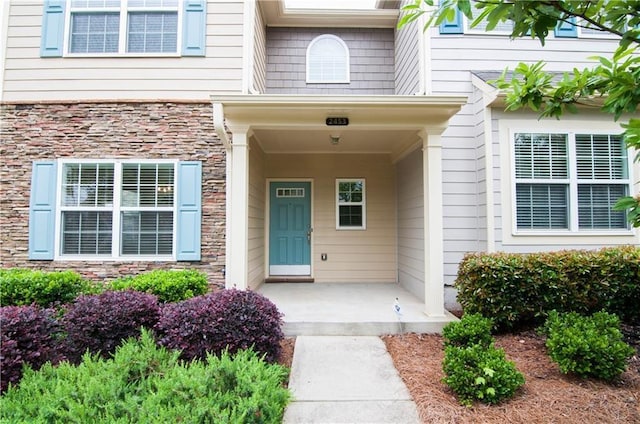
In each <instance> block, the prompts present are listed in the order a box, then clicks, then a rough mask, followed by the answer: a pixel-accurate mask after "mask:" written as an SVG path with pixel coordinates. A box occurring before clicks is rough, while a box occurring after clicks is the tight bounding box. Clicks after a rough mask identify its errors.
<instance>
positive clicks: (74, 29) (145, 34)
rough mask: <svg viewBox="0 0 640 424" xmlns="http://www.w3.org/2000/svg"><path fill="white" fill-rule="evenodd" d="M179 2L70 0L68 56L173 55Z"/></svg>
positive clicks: (175, 46)
mask: <svg viewBox="0 0 640 424" xmlns="http://www.w3.org/2000/svg"><path fill="white" fill-rule="evenodd" d="M178 6H179V0H122V1H120V0H71V7H70V12H69V13H70V14H71V19H70V20H69V22H70V27H69V53H76V54H100V53H154V54H157V53H177V52H178V16H179V14H178V9H179V8H178Z"/></svg>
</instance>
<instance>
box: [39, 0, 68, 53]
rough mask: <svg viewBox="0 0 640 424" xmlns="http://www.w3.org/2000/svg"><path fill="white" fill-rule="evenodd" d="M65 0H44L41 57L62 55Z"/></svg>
mask: <svg viewBox="0 0 640 424" xmlns="http://www.w3.org/2000/svg"><path fill="white" fill-rule="evenodd" d="M65 4H66V1H65V0H46V1H45V2H44V10H43V11H42V34H41V39H40V56H41V57H62V51H63V45H64V18H65V13H64V7H65Z"/></svg>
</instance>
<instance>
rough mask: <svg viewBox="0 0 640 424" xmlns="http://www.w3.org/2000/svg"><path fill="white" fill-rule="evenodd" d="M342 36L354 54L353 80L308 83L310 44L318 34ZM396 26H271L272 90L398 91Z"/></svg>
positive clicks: (269, 60) (269, 72)
mask: <svg viewBox="0 0 640 424" xmlns="http://www.w3.org/2000/svg"><path fill="white" fill-rule="evenodd" d="M322 34H332V35H335V36H337V37H340V38H341V39H342V40H343V41H344V42H345V44H346V45H347V47H348V48H349V54H350V65H351V72H350V83H344V84H308V83H307V82H306V54H307V46H308V45H309V43H310V42H311V41H312V40H313V39H314V38H315V37H317V36H319V35H322ZM394 74H395V59H394V33H393V30H392V29H344V28H268V29H267V78H266V92H267V93H268V94H395V82H394V78H395V77H394Z"/></svg>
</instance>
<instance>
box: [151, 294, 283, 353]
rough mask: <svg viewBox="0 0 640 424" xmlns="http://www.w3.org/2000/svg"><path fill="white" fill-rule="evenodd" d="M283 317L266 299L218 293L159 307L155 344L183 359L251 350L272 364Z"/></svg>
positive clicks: (278, 341) (256, 295)
mask: <svg viewBox="0 0 640 424" xmlns="http://www.w3.org/2000/svg"><path fill="white" fill-rule="evenodd" d="M281 326H282V316H281V314H280V312H279V311H278V309H277V307H276V306H275V305H274V304H273V303H272V302H271V301H270V300H269V299H267V298H266V297H264V296H262V295H261V294H259V293H256V292H253V291H250V290H235V289H229V290H221V291H218V292H216V293H211V294H208V295H205V296H198V297H194V298H192V299H188V300H185V301H183V302H179V303H168V304H165V305H164V306H163V307H162V313H161V316H160V320H159V322H158V325H156V327H155V331H156V334H157V338H158V342H159V343H160V344H161V345H163V346H166V347H168V348H172V349H179V350H181V351H182V358H183V359H185V360H191V359H194V358H200V359H202V358H205V357H206V355H207V354H208V353H213V354H220V353H221V352H223V351H225V350H228V351H229V352H230V353H235V352H237V351H238V350H241V349H247V348H253V349H254V350H255V351H256V352H257V353H259V354H261V355H264V356H265V359H266V360H267V361H270V362H273V361H275V360H276V359H277V358H278V355H279V353H280V342H281V341H282V339H283V338H284V334H283V333H282V328H281Z"/></svg>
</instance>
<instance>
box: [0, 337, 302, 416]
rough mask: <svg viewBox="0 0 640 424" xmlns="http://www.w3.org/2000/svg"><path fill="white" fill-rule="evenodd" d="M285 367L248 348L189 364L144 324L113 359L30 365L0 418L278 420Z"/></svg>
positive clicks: (1, 404) (0, 403) (0, 401)
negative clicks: (136, 337)
mask: <svg viewBox="0 0 640 424" xmlns="http://www.w3.org/2000/svg"><path fill="white" fill-rule="evenodd" d="M287 372H288V371H287V369H286V368H284V367H282V366H280V365H277V364H276V365H273V364H267V363H265V362H264V361H262V360H261V359H260V358H259V357H258V355H257V354H255V353H253V352H251V351H241V352H238V354H236V355H235V356H233V357H231V356H229V355H228V354H223V355H222V356H221V357H220V358H216V357H213V356H208V357H207V358H206V360H204V361H194V362H190V363H184V362H182V361H180V360H179V359H178V352H172V351H168V350H166V349H164V348H158V347H157V346H156V344H155V342H154V340H153V338H152V337H151V335H150V333H149V332H147V331H144V332H143V333H142V336H141V338H140V340H139V341H134V340H129V341H128V342H127V343H125V344H124V345H122V346H121V347H120V348H118V350H117V352H116V354H115V356H114V357H113V359H109V360H105V359H103V358H99V357H97V356H90V355H88V354H87V355H85V356H84V357H83V361H82V363H80V364H79V365H78V366H77V367H75V366H71V365H69V364H68V363H62V364H61V365H59V366H58V367H52V366H51V365H50V364H46V365H45V366H44V367H43V368H41V369H40V371H38V372H35V371H33V370H30V369H28V370H26V372H25V374H24V377H23V379H22V382H21V384H20V386H19V387H11V388H10V389H9V390H8V391H7V393H6V394H5V395H4V396H3V397H2V398H0V421H2V422H76V423H84V422H108V423H112V422H127V423H132V422H135V423H138V422H139V423H156V422H158V423H177V422H184V423H280V422H281V421H282V416H283V413H284V408H285V406H286V405H287V403H288V401H289V399H290V393H289V392H288V390H287V389H285V388H284V387H283V385H282V383H283V381H284V380H285V378H286V376H287Z"/></svg>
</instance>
